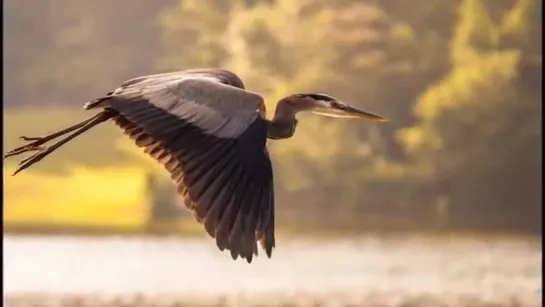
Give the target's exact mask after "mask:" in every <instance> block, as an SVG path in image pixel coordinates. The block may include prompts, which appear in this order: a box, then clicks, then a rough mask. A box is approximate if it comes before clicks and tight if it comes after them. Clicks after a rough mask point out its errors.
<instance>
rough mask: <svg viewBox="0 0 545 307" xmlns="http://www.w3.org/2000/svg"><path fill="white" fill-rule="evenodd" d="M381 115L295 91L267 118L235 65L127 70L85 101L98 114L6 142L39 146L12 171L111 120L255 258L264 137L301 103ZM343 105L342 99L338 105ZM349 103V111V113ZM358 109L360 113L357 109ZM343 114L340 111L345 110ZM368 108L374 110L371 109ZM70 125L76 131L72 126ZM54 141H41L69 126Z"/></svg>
mask: <svg viewBox="0 0 545 307" xmlns="http://www.w3.org/2000/svg"><path fill="white" fill-rule="evenodd" d="M333 103H335V104H339V106H333V107H331V108H332V109H335V110H336V111H335V112H332V113H331V115H332V116H335V114H334V113H338V115H341V114H343V113H342V112H345V113H346V114H348V115H350V114H352V115H353V116H352V117H354V116H358V115H357V114H359V116H358V117H368V118H371V119H375V120H381V119H382V118H381V117H379V116H377V115H373V114H371V113H367V112H364V111H361V110H357V109H354V108H352V107H349V106H346V105H344V104H340V103H339V102H337V101H336V100H334V99H333V98H332V97H329V96H327V95H323V94H296V95H291V96H288V97H286V98H284V99H282V100H280V101H279V102H278V105H277V108H276V110H275V114H274V116H273V118H272V120H268V119H267V118H266V109H265V104H264V101H263V98H262V97H261V96H260V95H258V94H255V93H252V92H249V91H247V90H245V89H244V84H243V82H242V81H241V80H240V78H239V77H238V76H236V75H235V74H234V73H232V72H230V71H227V70H223V69H195V70H186V71H179V72H172V73H165V74H157V75H149V76H144V77H139V78H135V79H131V80H128V81H126V82H124V83H123V84H122V85H121V86H120V87H118V88H117V89H115V90H114V91H112V92H110V93H108V94H107V95H106V96H104V97H101V98H99V99H96V100H93V101H90V102H88V103H86V104H85V106H84V108H85V109H88V110H93V109H99V110H101V112H99V113H98V114H97V115H95V116H93V117H91V118H89V119H88V120H86V121H84V122H82V123H79V124H77V125H74V126H72V127H69V128H67V129H65V130H62V131H59V132H56V133H53V134H51V135H48V136H45V137H39V138H25V137H23V138H24V139H26V140H30V141H33V142H31V143H29V144H27V145H25V146H22V147H19V148H16V149H14V150H12V151H11V152H9V153H8V154H7V155H6V157H8V156H12V155H17V154H20V153H23V152H27V151H32V150H38V152H37V153H36V154H35V155H33V156H31V157H30V158H28V159H26V160H24V161H23V162H22V163H21V166H20V168H19V169H18V170H17V171H16V172H15V174H16V173H18V172H19V171H21V170H23V169H25V168H27V167H29V166H30V165H32V164H34V163H36V162H38V161H39V160H41V159H42V158H44V157H45V156H47V155H48V154H50V153H51V152H53V151H54V150H56V149H57V148H58V147H60V146H62V145H63V144H65V143H66V142H68V141H70V140H71V139H73V138H74V137H76V136H78V135H79V134H81V133H83V132H85V131H87V130H89V129H91V128H92V127H94V126H96V125H97V124H99V123H101V122H104V121H106V120H113V121H114V122H115V124H116V125H117V126H119V127H120V128H121V129H123V131H124V133H125V134H127V135H129V137H130V138H131V139H133V140H134V142H135V144H136V145H137V146H139V147H141V148H143V149H144V152H145V153H147V154H149V155H150V156H152V157H153V158H155V159H156V160H157V161H159V162H160V163H162V164H163V165H164V166H165V168H166V170H167V171H168V172H169V173H170V175H171V177H172V179H173V181H174V183H175V184H176V187H177V191H178V192H179V193H180V194H181V195H182V196H183V198H184V203H185V206H186V207H187V208H188V209H189V210H191V211H193V214H194V216H195V218H196V220H197V221H199V222H200V223H202V224H203V225H204V228H205V229H206V231H207V233H208V234H209V235H210V236H212V237H213V238H215V239H216V243H217V245H218V247H219V249H221V250H224V249H228V250H230V252H231V255H232V257H233V258H234V259H236V258H237V257H238V256H241V257H242V258H245V259H246V260H247V261H248V262H251V260H252V256H253V255H257V242H260V244H261V246H262V248H263V249H264V250H265V251H266V253H267V255H268V256H269V257H270V256H271V253H272V249H273V248H274V247H275V237H274V224H275V222H274V187H273V171H272V166H271V161H270V158H269V155H268V153H267V149H266V142H267V138H269V139H284V138H289V137H291V136H292V135H293V133H294V132H295V127H296V125H297V120H296V118H295V115H296V113H297V112H299V111H306V110H308V111H316V112H317V113H320V112H319V111H318V109H324V110H326V109H327V108H328V107H329V104H331V105H333ZM341 109H345V110H344V111H342V110H341ZM351 112H352V113H351ZM358 112H359V113H358ZM345 117H346V116H345ZM373 117H374V118H373ZM72 131H73V132H72ZM69 132H72V134H71V135H69V136H68V137H66V138H65V139H62V140H61V141H59V142H58V143H56V144H53V145H52V146H50V147H45V148H43V147H40V146H41V145H42V144H45V143H46V142H48V141H50V140H52V139H54V138H57V137H60V136H61V135H64V134H66V133H69Z"/></svg>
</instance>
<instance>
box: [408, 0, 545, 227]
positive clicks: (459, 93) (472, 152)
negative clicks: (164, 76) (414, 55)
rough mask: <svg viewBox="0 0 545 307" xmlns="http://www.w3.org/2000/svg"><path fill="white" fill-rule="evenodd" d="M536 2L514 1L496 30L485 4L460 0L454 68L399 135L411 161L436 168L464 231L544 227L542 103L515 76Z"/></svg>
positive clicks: (435, 180) (439, 186) (436, 180)
mask: <svg viewBox="0 0 545 307" xmlns="http://www.w3.org/2000/svg"><path fill="white" fill-rule="evenodd" d="M534 4H535V1H532V0H519V1H517V3H516V4H515V5H514V6H513V7H512V8H511V9H510V10H509V11H508V12H507V13H505V17H504V18H503V24H500V26H498V25H496V24H494V23H493V22H492V19H491V18H490V16H489V13H488V8H487V7H486V6H485V4H484V2H483V1H480V0H464V1H462V3H461V4H460V8H459V10H460V11H459V16H460V17H459V20H458V22H457V27H456V32H455V35H454V37H453V43H452V45H451V56H452V61H453V64H454V67H453V69H452V71H451V72H450V74H449V75H447V76H446V77H445V78H444V79H443V80H442V81H441V82H439V83H438V84H437V85H436V86H434V87H432V88H431V89H430V90H428V91H427V92H425V93H424V94H423V95H422V97H421V98H420V99H419V101H418V103H417V104H416V105H415V112H416V114H417V116H418V117H419V119H420V123H419V124H418V125H416V126H414V127H412V128H409V129H406V130H404V131H402V133H401V135H402V138H403V140H404V144H405V145H406V148H407V150H409V152H411V153H412V156H413V158H414V159H415V160H416V161H419V163H421V164H423V165H426V164H428V165H430V166H431V168H432V169H433V170H434V175H433V176H432V177H431V180H430V183H429V184H431V185H432V186H434V187H435V188H434V190H435V191H437V193H439V194H443V195H446V196H448V199H449V203H451V204H453V205H452V208H451V209H450V210H451V214H452V217H451V218H452V220H453V222H454V223H458V224H460V225H461V226H468V227H492V226H498V225H502V226H503V227H512V228H526V227H528V225H527V224H528V223H529V222H530V221H531V224H532V225H534V226H532V227H537V225H539V224H540V222H539V221H538V219H539V216H540V214H539V211H540V192H539V190H540V188H538V187H539V186H540V185H541V183H540V179H539V178H540V171H539V170H540V169H541V161H540V148H541V135H540V129H539V127H540V125H541V115H540V114H541V104H540V99H541V98H540V95H537V93H535V92H534V93H533V95H529V94H530V93H531V92H528V91H526V90H523V87H524V84H522V83H521V82H520V79H519V78H518V77H519V75H520V68H521V62H523V60H522V59H523V54H524V49H526V48H527V47H525V44H528V43H530V44H531V43H532V42H530V41H529V40H525V39H524V37H526V35H527V33H531V32H532V31H535V30H531V26H528V23H527V22H526V21H527V20H532V18H530V14H533V11H534V10H535V9H536V8H535V7H533V5H534ZM514 14H515V15H516V16H519V17H517V18H514V17H512V16H513V15H514ZM517 20H518V22H517ZM506 23H508V26H506ZM534 26H537V23H536V24H534ZM516 32H519V34H517V35H516V37H517V39H512V38H513V37H511V39H508V37H509V35H512V33H516Z"/></svg>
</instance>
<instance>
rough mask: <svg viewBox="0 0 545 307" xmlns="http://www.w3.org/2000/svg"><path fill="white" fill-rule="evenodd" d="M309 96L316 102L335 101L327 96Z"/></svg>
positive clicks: (316, 94)
mask: <svg viewBox="0 0 545 307" xmlns="http://www.w3.org/2000/svg"><path fill="white" fill-rule="evenodd" d="M307 96H308V97H310V98H312V99H314V100H323V101H335V98H333V97H331V96H329V95H326V94H319V93H315V94H307Z"/></svg>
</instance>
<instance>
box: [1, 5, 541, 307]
mask: <svg viewBox="0 0 545 307" xmlns="http://www.w3.org/2000/svg"><path fill="white" fill-rule="evenodd" d="M541 10H542V2H541V1H539V0H450V1H445V0H419V1H407V0H380V1H378V0H375V1H373V0H300V1H291V0H162V1H149V0H117V1H110V0H94V1H81V0H80V1H75V0H71V1H69V0H40V1H37V0H34V1H32V0H26V1H21V0H6V1H4V10H3V17H4V25H3V34H4V57H3V64H4V68H3V73H4V91H3V100H4V106H3V110H4V136H3V137H4V138H3V146H4V152H5V151H6V150H7V149H10V148H13V147H15V146H18V145H19V144H20V143H21V141H20V140H19V139H18V137H19V136H21V135H27V136H39V135H41V134H44V133H46V132H49V131H52V130H55V129H58V128H63V127H65V126H67V125H69V124H73V123H75V122H77V121H79V120H81V119H83V118H86V117H88V116H89V114H88V113H86V112H84V111H83V110H82V105H83V104H84V103H85V102H86V101H88V100H91V99H93V98H96V97H98V96H102V95H104V94H105V93H106V92H108V91H110V90H112V89H114V88H115V87H117V85H119V84H120V83H121V82H122V81H124V80H125V79H129V78H132V77H136V76H140V75H145V74H150V73H157V72H165V71H170V70H180V69H187V68H195V67H223V68H228V69H231V70H233V71H235V72H236V73H237V74H239V76H241V78H242V79H243V80H244V82H245V84H246V86H247V88H249V89H250V90H252V91H258V92H260V93H262V94H263V95H264V96H265V97H266V99H267V101H268V105H267V107H268V108H269V110H272V109H273V108H274V107H275V102H276V101H277V99H278V98H280V97H281V96H284V95H286V94H288V93H292V92H300V91H317V92H325V93H329V94H332V95H334V96H336V97H339V98H340V99H342V100H344V101H346V102H348V103H350V104H353V105H355V106H359V107H363V108H365V109H368V110H371V111H373V112H376V113H378V114H381V115H384V116H386V117H387V118H389V119H390V121H389V122H388V123H386V124H380V125H376V124H368V123H362V122H357V121H339V120H335V119H328V118H322V117H318V116H313V115H311V114H309V115H301V116H300V124H299V127H298V131H297V133H296V134H295V136H294V137H293V138H292V139H289V140H285V141H278V142H275V141H271V142H269V148H270V151H271V152H272V157H273V165H274V171H275V185H276V200H277V201H276V215H277V218H276V221H277V229H278V234H277V248H276V249H275V251H274V253H273V258H272V259H267V258H266V257H265V256H264V255H263V253H261V255H260V257H258V258H257V259H256V260H254V262H253V263H252V264H251V265H248V264H246V263H245V262H242V261H240V260H239V261H236V262H235V261H232V260H231V258H230V255H229V254H228V253H224V252H220V251H219V250H217V248H216V246H215V243H214V242H213V240H211V239H209V238H208V237H207V236H205V234H204V231H203V230H202V227H201V226H200V225H198V224H197V223H196V222H194V221H193V220H192V218H191V216H190V215H189V214H188V213H187V212H185V211H184V209H182V205H181V200H180V199H179V198H178V197H177V195H176V194H175V189H174V187H173V185H172V184H171V182H170V179H169V176H168V175H167V173H166V171H164V170H163V168H162V166H160V165H159V164H158V163H156V162H155V161H153V160H152V159H151V158H148V157H147V156H145V155H144V154H143V153H141V151H140V150H139V149H137V148H136V146H133V145H132V142H131V141H130V140H128V138H126V137H124V136H123V134H122V133H121V131H120V129H118V128H116V127H115V126H114V125H113V124H112V123H107V124H104V125H102V127H99V128H96V129H94V130H93V131H92V132H90V133H87V134H85V135H84V136H83V137H81V138H78V139H77V140H76V141H74V142H72V143H71V144H70V145H68V146H66V147H63V148H62V149H60V150H59V151H57V152H56V153H55V154H54V155H52V156H50V157H48V158H47V159H46V160H45V161H44V162H42V163H40V164H37V165H36V166H35V167H33V168H31V169H30V170H28V171H25V172H23V173H21V174H20V175H18V176H17V177H10V176H9V175H10V174H11V172H12V171H13V170H14V169H15V166H16V162H17V161H18V159H13V160H11V159H10V160H6V161H4V162H5V164H4V168H3V173H4V185H3V188H4V202H3V204H4V206H3V223H4V225H3V229H4V236H3V238H4V247H5V249H4V251H3V255H4V264H3V265H4V301H5V302H6V303H7V304H8V306H23V305H24V306H53V305H55V306H59V304H60V305H61V306H143V307H145V306H541V290H542V284H541V257H542V256H541V222H542V220H541V208H542V207H541V193H542V188H541V169H542V161H541V147H542V141H541V108H542V104H541V82H542V75H541V69H542V59H541V58H542V47H541V46H542V31H541V26H542V24H541ZM270 113H271V112H270V111H269V114H270Z"/></svg>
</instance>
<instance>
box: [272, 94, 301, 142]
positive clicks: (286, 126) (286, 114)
mask: <svg viewBox="0 0 545 307" xmlns="http://www.w3.org/2000/svg"><path fill="white" fill-rule="evenodd" d="M296 113H297V110H296V109H295V108H294V107H293V105H292V104H291V103H290V102H289V101H287V100H280V101H279V102H278V104H277V105H276V110H275V112H274V117H273V119H272V120H268V121H267V137H268V138H269V139H273V140H281V139H287V138H290V137H292V136H293V134H294V133H295V128H296V127H297V119H295V114H296Z"/></svg>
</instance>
